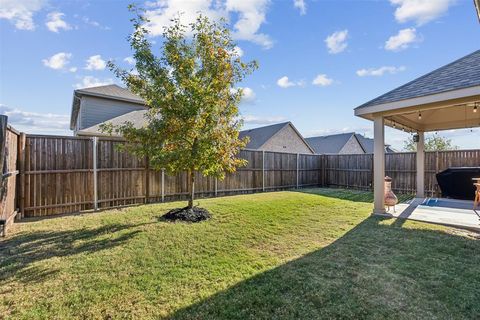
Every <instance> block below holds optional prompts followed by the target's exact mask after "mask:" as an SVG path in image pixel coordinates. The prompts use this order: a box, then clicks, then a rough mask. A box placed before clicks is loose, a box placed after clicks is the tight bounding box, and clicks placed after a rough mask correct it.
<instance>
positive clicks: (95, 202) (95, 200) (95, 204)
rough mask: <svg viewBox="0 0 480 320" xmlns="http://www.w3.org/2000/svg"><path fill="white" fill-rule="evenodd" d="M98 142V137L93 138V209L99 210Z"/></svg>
mask: <svg viewBox="0 0 480 320" xmlns="http://www.w3.org/2000/svg"><path fill="white" fill-rule="evenodd" d="M97 143H98V137H93V138H92V151H93V157H92V158H93V210H95V211H97V210H98V190H97V188H98V181H97V179H98V177H97V171H98V170H97Z"/></svg>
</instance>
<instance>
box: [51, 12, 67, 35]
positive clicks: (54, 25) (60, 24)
mask: <svg viewBox="0 0 480 320" xmlns="http://www.w3.org/2000/svg"><path fill="white" fill-rule="evenodd" d="M64 16H65V14H63V13H61V12H57V11H55V12H50V13H49V14H48V15H47V22H46V23H45V25H46V26H47V28H48V30H50V31H52V32H57V33H58V31H60V29H63V30H70V29H72V27H71V26H70V25H69V24H68V23H67V22H66V21H65V20H63V17H64Z"/></svg>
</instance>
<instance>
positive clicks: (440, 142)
mask: <svg viewBox="0 0 480 320" xmlns="http://www.w3.org/2000/svg"><path fill="white" fill-rule="evenodd" d="M403 149H405V151H417V143H416V142H415V141H413V136H410V137H409V138H408V139H407V140H406V141H404V143H403ZM456 149H458V147H457V146H456V145H453V144H452V140H451V139H448V138H446V137H442V136H438V135H433V136H428V137H425V151H445V150H456Z"/></svg>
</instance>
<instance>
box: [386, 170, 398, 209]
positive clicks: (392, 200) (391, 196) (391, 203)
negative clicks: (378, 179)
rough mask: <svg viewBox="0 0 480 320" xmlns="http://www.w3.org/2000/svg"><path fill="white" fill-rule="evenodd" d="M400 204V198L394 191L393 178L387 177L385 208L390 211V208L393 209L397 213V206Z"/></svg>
mask: <svg viewBox="0 0 480 320" xmlns="http://www.w3.org/2000/svg"><path fill="white" fill-rule="evenodd" d="M397 203H398V198H397V196H396V195H395V193H393V191H392V178H390V177H389V176H386V177H385V206H386V207H387V208H388V210H390V207H393V211H395V205H396V204H397Z"/></svg>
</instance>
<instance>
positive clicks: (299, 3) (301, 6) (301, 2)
mask: <svg viewBox="0 0 480 320" xmlns="http://www.w3.org/2000/svg"><path fill="white" fill-rule="evenodd" d="M293 6H294V7H295V8H297V9H298V10H300V14H301V15H304V14H306V13H307V4H306V3H305V0H293Z"/></svg>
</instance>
